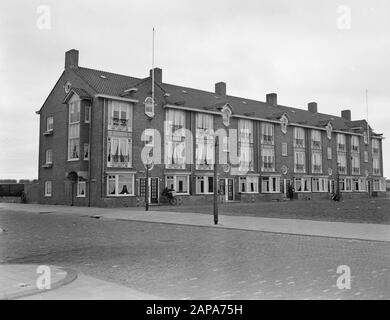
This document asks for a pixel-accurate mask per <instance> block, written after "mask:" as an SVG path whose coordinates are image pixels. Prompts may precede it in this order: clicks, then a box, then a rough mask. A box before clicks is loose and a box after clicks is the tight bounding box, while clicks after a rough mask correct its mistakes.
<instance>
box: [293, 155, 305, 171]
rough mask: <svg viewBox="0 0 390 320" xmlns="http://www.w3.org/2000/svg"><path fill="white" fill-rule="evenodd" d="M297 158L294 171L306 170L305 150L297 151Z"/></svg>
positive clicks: (295, 156)
mask: <svg viewBox="0 0 390 320" xmlns="http://www.w3.org/2000/svg"><path fill="white" fill-rule="evenodd" d="M294 159H295V166H294V169H295V170H294V171H295V172H306V166H305V163H306V161H305V151H295V154H294Z"/></svg>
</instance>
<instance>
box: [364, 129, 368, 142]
mask: <svg viewBox="0 0 390 320" xmlns="http://www.w3.org/2000/svg"><path fill="white" fill-rule="evenodd" d="M363 140H364V144H368V133H367V131H364V132H363Z"/></svg>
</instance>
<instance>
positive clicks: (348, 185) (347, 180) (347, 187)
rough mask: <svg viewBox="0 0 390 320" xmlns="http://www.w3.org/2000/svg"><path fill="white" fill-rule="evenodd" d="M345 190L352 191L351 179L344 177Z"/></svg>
mask: <svg viewBox="0 0 390 320" xmlns="http://www.w3.org/2000/svg"><path fill="white" fill-rule="evenodd" d="M344 191H347V192H350V191H352V179H351V178H345V190H344Z"/></svg>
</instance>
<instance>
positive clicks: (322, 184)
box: [311, 177, 329, 193]
mask: <svg viewBox="0 0 390 320" xmlns="http://www.w3.org/2000/svg"><path fill="white" fill-rule="evenodd" d="M311 184H312V185H311V192H315V193H317V192H318V193H321V192H322V193H324V192H329V179H328V178H325V177H318V178H317V177H313V178H311Z"/></svg>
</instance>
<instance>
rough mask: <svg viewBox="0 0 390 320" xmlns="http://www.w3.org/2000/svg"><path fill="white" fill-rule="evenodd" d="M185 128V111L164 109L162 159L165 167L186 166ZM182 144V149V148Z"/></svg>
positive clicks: (178, 167)
mask: <svg viewBox="0 0 390 320" xmlns="http://www.w3.org/2000/svg"><path fill="white" fill-rule="evenodd" d="M185 128H186V113H185V111H183V110H175V109H167V110H166V111H165V136H164V141H165V142H164V159H165V167H166V168H167V169H185V168H186V154H187V150H186V131H185ZM183 146H184V150H183V148H182V147H183ZM179 152H181V154H179ZM183 153H184V154H183Z"/></svg>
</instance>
